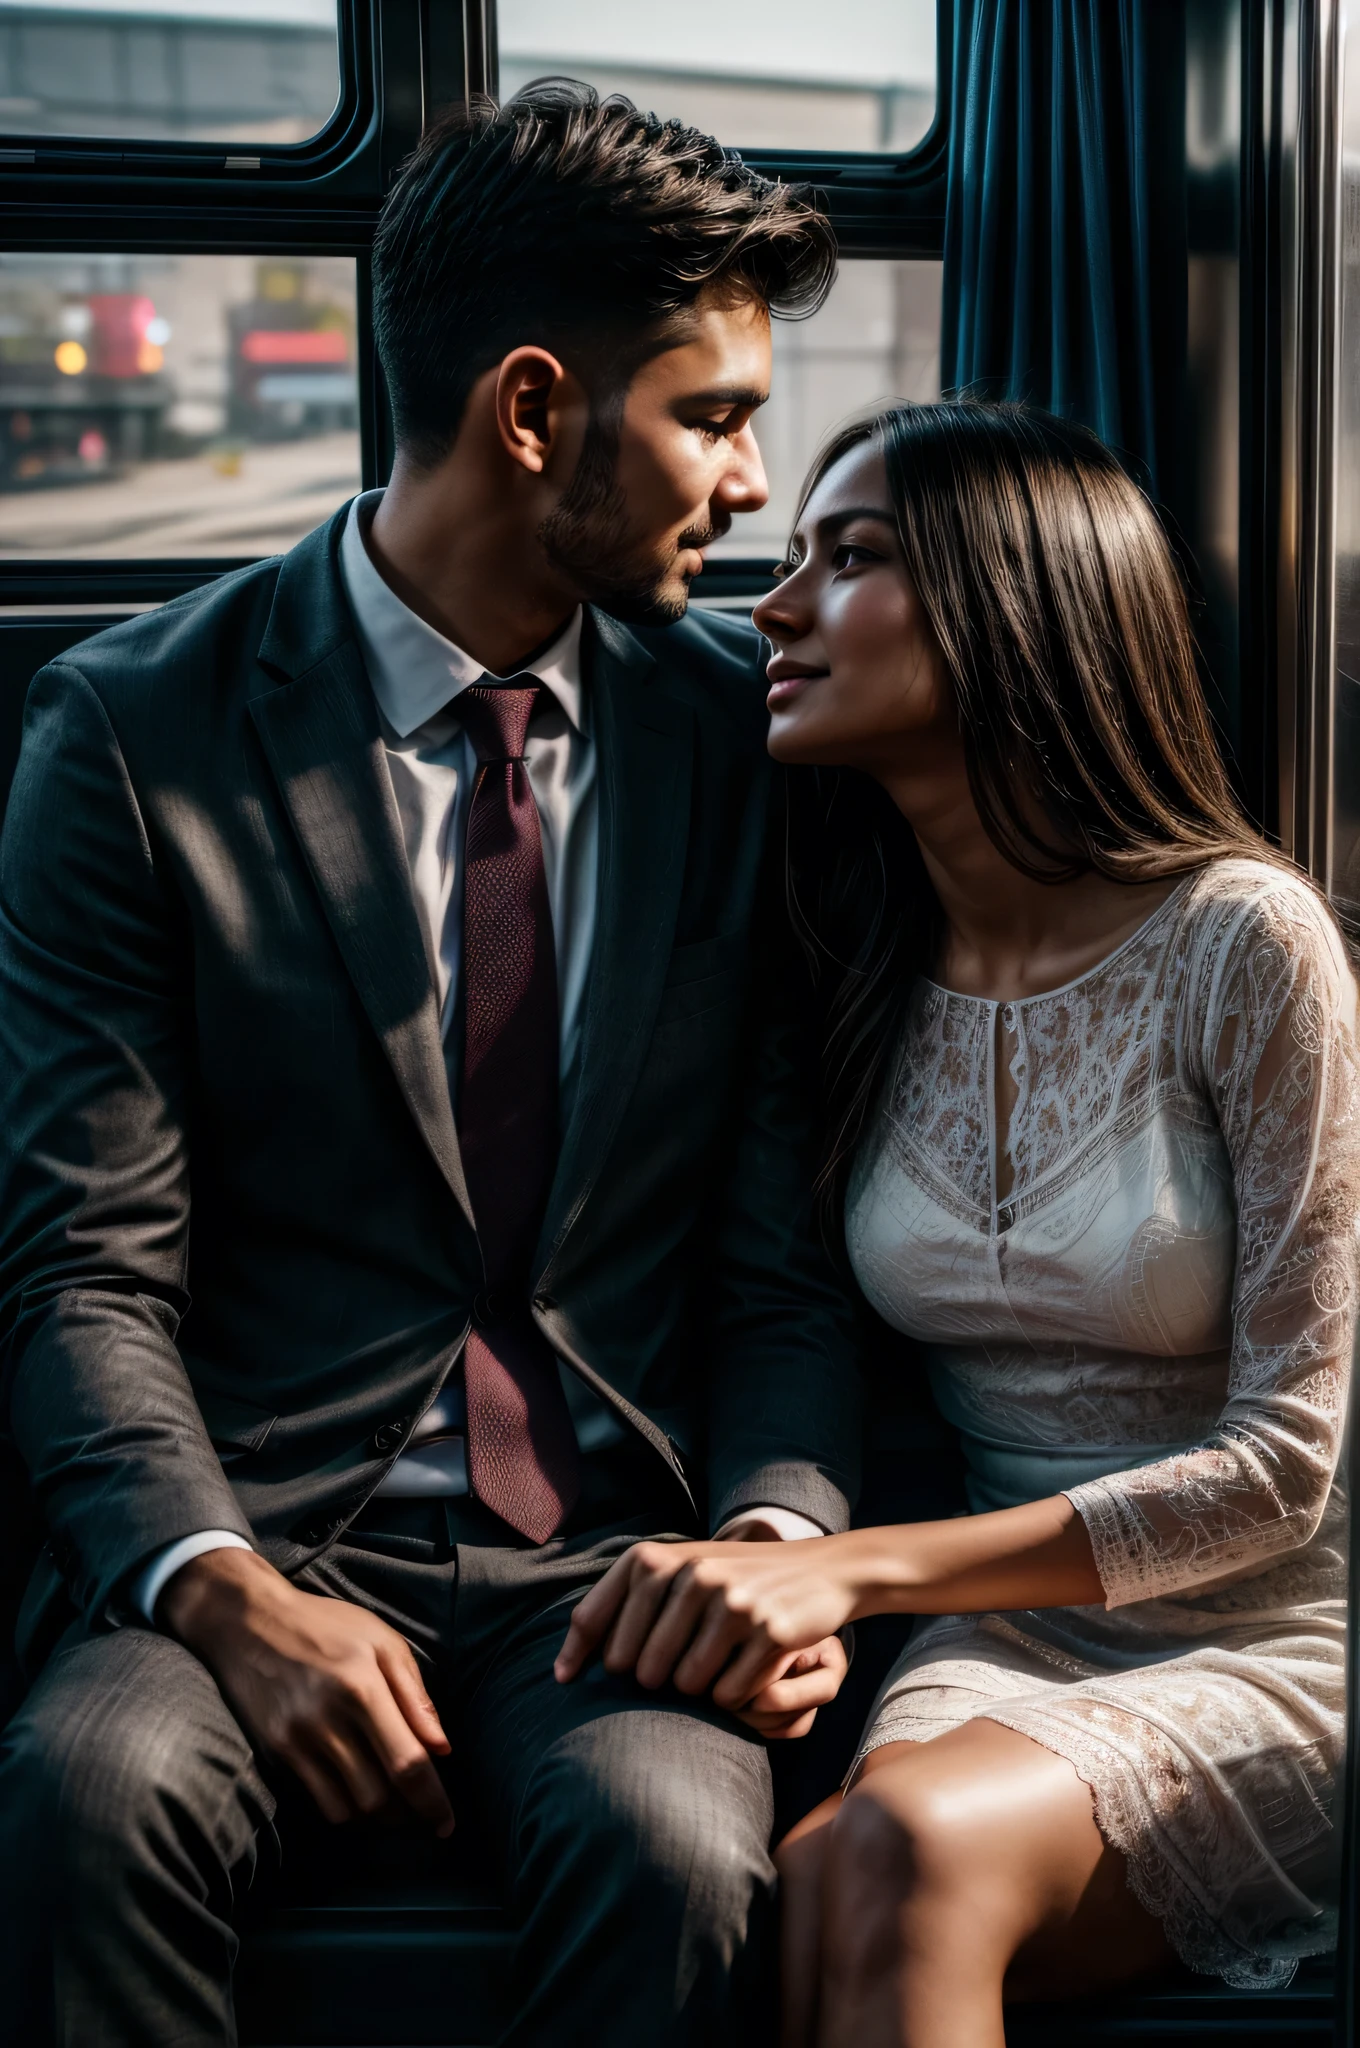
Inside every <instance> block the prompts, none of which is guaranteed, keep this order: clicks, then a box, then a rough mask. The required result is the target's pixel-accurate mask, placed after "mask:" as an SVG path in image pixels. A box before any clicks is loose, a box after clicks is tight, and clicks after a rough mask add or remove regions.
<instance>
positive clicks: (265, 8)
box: [0, 0, 340, 143]
mask: <svg viewBox="0 0 1360 2048" xmlns="http://www.w3.org/2000/svg"><path fill="white" fill-rule="evenodd" d="M339 96H340V67H339V54H338V49H337V41H336V0H0V131H3V132H5V133H8V134H11V135H19V134H22V135H97V136H113V137H120V136H121V137H124V138H127V139H129V140H139V141H148V142H154V141H173V142H263V143H286V142H305V141H306V140H307V138H308V137H309V136H312V135H315V134H316V133H317V131H318V130H319V129H321V128H324V127H325V125H326V123H327V121H328V120H329V119H330V117H331V115H332V113H333V112H334V111H335V106H336V102H337V100H338V99H339Z"/></svg>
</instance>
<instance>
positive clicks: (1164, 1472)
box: [848, 861, 1360, 1608]
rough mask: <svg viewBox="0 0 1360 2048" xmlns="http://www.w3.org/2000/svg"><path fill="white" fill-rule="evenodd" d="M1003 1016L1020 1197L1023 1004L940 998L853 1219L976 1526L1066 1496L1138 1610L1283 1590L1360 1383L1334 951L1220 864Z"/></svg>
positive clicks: (1269, 874)
mask: <svg viewBox="0 0 1360 2048" xmlns="http://www.w3.org/2000/svg"><path fill="white" fill-rule="evenodd" d="M1003 1009H1004V1015H1003V1019H1002V1021H1003V1023H1004V1025H1005V1026H1006V1029H1007V1033H1008V1035H1013V1038H1014V1041H1015V1043H1016V1046H1017V1050H1016V1053H1015V1056H1014V1059H1013V1061H1012V1067H1011V1072H1012V1078H1013V1080H1014V1083H1015V1088H1016V1099H1015V1106H1014V1109H1013V1111H1012V1114H1011V1117H1010V1124H1009V1144H1008V1150H1009V1155H1010V1162H1011V1168H1012V1173H1011V1185H1010V1188H1009V1191H1008V1193H1007V1195H1006V1197H1005V1199H1004V1200H1000V1201H999V1200H998V1199H997V1193H996V1189H997V1171H996V1141H995V1109H994V1103H995V1092H996V1091H995V1086H994V1075H993V1071H992V1061H993V1057H994V1050H993V1049H994V1047H995V1045H996V1042H997V1036H998V1034H997V1031H996V1021H997V1020H996V1010H997V1006H996V1005H995V1004H992V1003H989V1002H984V1001H981V1000H979V999H976V998H973V997H967V996H959V995H955V994H952V993H950V992H949V991H947V990H945V989H941V988H938V987H936V986H935V985H934V984H933V983H929V982H923V983H922V984H921V985H920V986H919V988H918V990H917V992H916V997H915V1000H914V1002H913V1005H912V1009H911V1013H910V1016H909V1020H908V1026H907V1031H906V1035H905V1039H904V1043H903V1048H902V1058H901V1061H900V1063H899V1067H898V1073H897V1078H896V1081H895V1083H894V1086H893V1090H892V1095H891V1100H890V1102H889V1104H888V1105H887V1108H886V1113H885V1114H884V1116H883V1118H882V1119H881V1122H880V1125H879V1130H878V1132H877V1134H876V1142H875V1143H874V1144H872V1145H871V1146H870V1147H869V1148H868V1149H867V1151H866V1154H865V1156H864V1158H863V1160H862V1162H861V1165H860V1170H859V1172H858V1173H857V1175H856V1178H855V1184H854V1187H853V1189H852V1193H851V1200H850V1205H849V1212H848V1229H849V1241H850V1249H851V1256H852V1259H853V1261H854V1265H855V1270H856V1273H857V1276H858V1278H859V1280H860V1283H861V1285H862V1286H863V1288H864V1290H865V1293H866V1294H867V1295H868V1297H869V1299H870V1301H871V1302H873V1303H874V1305H875V1307H877V1308H878V1309H879V1311H880V1312H881V1313H882V1314H883V1315H884V1316H885V1317H886V1318H887V1320H888V1321H889V1322H891V1323H893V1324H895V1325H896V1326H897V1327H898V1328H899V1329H901V1330H904V1331H905V1332H907V1333H908V1334H909V1335H911V1336H913V1337H916V1338H918V1339H920V1340H921V1341H922V1342H923V1344H924V1345H925V1346H926V1352H927V1357H928V1360H929V1363H930V1367H931V1372H932V1377H933V1380H934V1384H935V1389H936V1393H937V1397H938V1398H939V1400H940V1402H941V1405H942V1406H943V1407H944V1409H945V1411H946V1412H947V1413H948V1414H949V1415H950V1417H951V1419H953V1420H954V1421H955V1422H956V1423H957V1424H958V1426H959V1427H960V1429H961V1430H962V1432H963V1436H964V1443H965V1448H966V1449H967V1450H968V1452H969V1457H970V1465H971V1467H972V1480H973V1490H974V1496H975V1498H974V1505H975V1506H978V1507H981V1506H1004V1505H1008V1504H1011V1503H1013V1502H1014V1501H1016V1500H1021V1499H1035V1498H1040V1497H1042V1496H1043V1494H1045V1493H1054V1492H1060V1491H1066V1492H1070V1494H1071V1497H1072V1499H1073V1501H1074V1503H1075V1505H1076V1507H1077V1508H1078V1510H1079V1512H1080V1513H1081V1515H1082V1517H1083V1519H1084V1520H1085V1521H1086V1523H1087V1526H1088V1528H1089V1530H1090V1532H1091V1537H1092V1541H1093V1544H1094V1546H1095V1550H1096V1561H1097V1565H1098V1567H1099V1570H1100V1576H1101V1581H1102V1584H1103V1585H1104V1587H1105V1591H1106V1597H1107V1603H1108V1605H1109V1606H1110V1607H1112V1608H1113V1607H1119V1606H1123V1605H1126V1604H1128V1603H1131V1602H1135V1601H1143V1600H1146V1599H1147V1598H1149V1596H1152V1595H1156V1594H1183V1593H1187V1592H1191V1591H1199V1590H1201V1589H1203V1588H1206V1587H1209V1586H1213V1585H1219V1584H1221V1583H1222V1581H1223V1580H1224V1579H1225V1578H1226V1577H1229V1576H1232V1575H1236V1574H1238V1573H1240V1572H1244V1571H1247V1572H1253V1573H1255V1572H1259V1571H1260V1569H1261V1568H1262V1566H1263V1565H1265V1564H1267V1563H1268V1562H1269V1561H1270V1560H1271V1559H1273V1558H1283V1557H1286V1556H1290V1555H1293V1554H1294V1553H1296V1552H1297V1551H1298V1549H1299V1547H1300V1545H1301V1544H1303V1543H1305V1542H1306V1541H1307V1539H1308V1538H1309V1536H1310V1535H1311V1534H1312V1533H1313V1531H1314V1530H1315V1529H1316V1528H1317V1526H1318V1523H1319V1521H1320V1519H1321V1517H1322V1514H1323V1509H1324V1506H1325V1504H1326V1501H1327V1498H1328V1494H1329V1490H1330V1486H1331V1479H1332V1473H1333V1470H1334V1468H1335V1464H1336V1458H1337V1451H1338V1447H1339V1442H1340V1428H1341V1418H1342V1407H1343V1399H1344V1391H1345V1385H1346V1378H1347V1370H1348V1366H1349V1361H1350V1344H1351V1333H1352V1327H1353V1319H1354V1296H1355V1291H1356V1244H1355V1208H1356V1192H1357V1139H1360V1125H1358V1121H1357V1091H1356V1072H1355V1063H1354V1050H1353V1044H1354V1041H1353V1028H1354V1016H1353V1013H1354V983H1353V980H1352V977H1351V974H1350V970H1349V967H1348V964H1347V962H1346V959H1345V955H1344V953H1343V951H1342V949H1341V944H1340V940H1339V937H1338V935H1337V933H1336V931H1335V928H1334V926H1333V925H1332V923H1331V920H1330V918H1329V917H1328V916H1327V915H1326V913H1325V912H1324V910H1323V909H1322V907H1321V905H1320V904H1319V903H1318V902H1317V899H1316V898H1315V897H1314V896H1313V894H1312V892H1311V890H1309V889H1308V888H1307V887H1306V886H1305V885H1304V884H1303V883H1302V882H1299V881H1296V880H1294V879H1293V878H1292V877H1290V876H1289V875H1287V874H1285V873H1284V872H1282V871H1281V870H1279V869H1276V868H1273V867H1270V866H1267V865H1266V864H1265V863H1264V862H1259V863H1258V862H1252V861H1231V862H1228V861H1224V862H1219V863H1216V864H1215V865H1214V866H1212V867H1210V868H1208V869H1205V870H1201V871H1200V872H1199V873H1198V874H1196V875H1193V876H1191V877H1189V878H1187V880H1186V881H1184V882H1183V883H1181V884H1180V886H1179V887H1178V888H1177V889H1176V890H1175V891H1174V892H1173V894H1172V895H1171V896H1170V897H1169V898H1168V899H1167V900H1166V901H1165V902H1164V903H1163V904H1162V905H1161V906H1160V907H1159V909H1158V910H1157V911H1156V912H1155V913H1154V914H1153V916H1152V917H1151V918H1150V919H1149V920H1148V922H1147V923H1146V924H1145V925H1144V926H1143V927H1142V928H1141V929H1140V930H1139V931H1138V932H1136V933H1135V934H1134V936H1133V937H1132V938H1131V939H1129V940H1128V941H1127V942H1126V944H1124V945H1123V946H1121V947H1120V948H1119V950H1118V952H1116V953H1115V954H1114V955H1113V956H1112V957H1111V958H1110V959H1108V960H1107V961H1105V962H1104V963H1103V964H1102V965H1101V966H1099V967H1097V968H1096V969H1094V970H1093V971H1092V972H1091V973H1090V974H1087V975H1085V976H1083V977H1082V978H1081V979H1080V980H1079V981H1077V982H1075V983H1073V984H1071V985H1070V986H1068V987H1067V988H1063V989H1059V990H1056V991H1054V992H1053V993H1051V994H1045V995H1040V996H1034V997H1031V998H1029V999H1028V1000H1026V1001H1023V1002H1017V1003H1014V1004H1008V1005H1005V1006H1003ZM1157 1452H1162V1453H1164V1455H1161V1456H1157V1455H1154V1454H1155V1453H1157ZM1111 1454H1113V1455H1111Z"/></svg>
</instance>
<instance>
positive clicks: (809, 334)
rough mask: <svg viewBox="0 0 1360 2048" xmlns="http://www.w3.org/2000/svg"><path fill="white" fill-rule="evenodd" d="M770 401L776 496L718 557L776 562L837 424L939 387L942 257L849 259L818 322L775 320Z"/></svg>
mask: <svg viewBox="0 0 1360 2048" xmlns="http://www.w3.org/2000/svg"><path fill="white" fill-rule="evenodd" d="M772 331H773V336H774V378H773V382H772V386H771V395H770V402H769V404H768V405H766V406H762V408H761V410H760V411H759V412H758V413H757V414H756V417H755V434H756V440H757V441H758V442H759V444H760V452H761V454H762V455H763V457H764V459H765V473H766V475H767V477H768V478H769V483H770V500H769V503H768V504H767V505H766V506H765V508H764V510H763V511H761V512H753V513H750V514H748V515H746V516H744V517H743V518H741V519H738V520H735V521H734V522H733V525H732V529H731V531H730V532H729V533H728V534H727V535H726V536H725V538H724V539H722V540H720V541H718V542H716V543H715V545H714V546H713V547H711V548H710V549H709V550H708V553H709V557H710V559H712V560H714V561H718V560H721V559H722V558H723V557H728V558H736V557H744V558H746V559H748V560H753V559H757V558H762V559H766V560H769V561H771V562H774V561H777V560H778V559H779V558H780V556H782V554H783V552H784V548H785V545H786V543H787V541H788V537H789V525H790V522H791V520H792V518H793V512H794V507H795V505H796V503H797V499H798V488H799V485H800V484H801V483H802V481H803V478H804V477H805V476H806V475H807V472H808V469H809V467H810V466H811V463H812V458H813V456H814V455H815V454H816V452H817V449H818V448H819V447H820V445H821V443H822V442H823V441H824V440H825V439H826V437H827V435H828V434H829V433H830V431H831V429H832V428H833V427H836V426H839V425H840V424H841V423H842V421H844V420H846V419H848V418H849V417H851V416H852V415H853V414H855V413H857V412H862V411H865V410H867V409H868V408H869V407H870V406H872V405H874V404H876V403H877V402H878V401H880V400H881V399H885V398H908V399H917V400H924V399H933V398H938V397H939V395H940V264H939V263H938V261H922V262H906V261H901V262H876V261H874V260H873V259H871V258H861V259H859V260H851V261H848V262H842V264H841V267H840V274H839V276H838V277H837V279H836V283H835V285H834V287H833V288H832V292H831V296H830V298H829V299H828V300H827V302H826V304H825V305H824V306H823V307H822V309H821V311H820V312H819V313H815V314H814V315H813V317H812V318H811V319H810V320H776V321H775V322H774V325H773V330H772Z"/></svg>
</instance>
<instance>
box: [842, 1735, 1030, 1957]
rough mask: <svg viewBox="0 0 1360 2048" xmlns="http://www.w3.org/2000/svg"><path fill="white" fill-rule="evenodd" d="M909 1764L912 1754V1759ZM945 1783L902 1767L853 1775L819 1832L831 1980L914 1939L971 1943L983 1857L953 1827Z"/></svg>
mask: <svg viewBox="0 0 1360 2048" xmlns="http://www.w3.org/2000/svg"><path fill="white" fill-rule="evenodd" d="M913 1762H914V1760H913ZM958 1823H959V1814H958V1811H957V1802H956V1801H955V1800H954V1799H953V1798H952V1797H951V1796H950V1789H949V1787H948V1786H947V1785H941V1784H940V1783H939V1782H938V1781H937V1780H936V1779H935V1778H934V1777H933V1776H932V1774H931V1773H930V1772H929V1770H928V1769H926V1768H922V1767H913V1765H912V1764H908V1765H906V1766H903V1767H900V1768H898V1769H895V1770H894V1771H893V1772H892V1773H891V1774H889V1773H881V1774H875V1775H874V1776H871V1777H870V1778H868V1779H867V1780H862V1781H861V1782H860V1784H858V1785H857V1786H856V1787H855V1788H854V1789H853V1791H851V1792H850V1793H849V1794H848V1795H847V1797H846V1799H845V1801H844V1802H843V1804H842V1806H841V1810H840V1812H839V1813H838V1814H837V1816H836V1819H835V1821H834V1823H833V1825H832V1827H831V1829H830V1831H829V1836H828V1841H827V1845H826V1860H825V1865H824V1869H823V1899H824V1910H823V1960H824V1965H825V1967H826V1969H827V1971H828V1972H829V1973H830V1974H831V1975H834V1976H841V1977H852V1978H858V1977H865V1976H871V1975H877V1974H880V1973H882V1972H883V1971H885V1970H890V1969H893V1968H897V1967H900V1966H901V1964H902V1962H903V1961H904V1959H905V1958H906V1956H907V1955H908V1953H909V1952H910V1951H911V1949H912V1947H913V1946H914V1944H915V1943H916V1942H917V1941H918V1940H920V1941H923V1942H926V1943H928V1944H929V1945H932V1946H935V1947H938V1945H939V1944H940V1942H941V1941H942V1940H943V1941H948V1940H949V1939H950V1929H951V1927H952V1928H953V1929H954V1930H955V1931H956V1933H957V1936H958V1938H959V1939H960V1940H963V1939H965V1938H967V1939H970V1940H974V1941H975V1942H976V1944H977V1947H978V1951H979V1953H981V1952H982V1950H983V1949H984V1948H985V1947H987V1946H988V1944H989V1940H990V1936H991V1935H992V1934H993V1933H994V1932H996V1930H995V1929H993V1928H991V1927H990V1926H989V1922H990V1921H991V1920H993V1919H995V1918H997V1917H998V1916H997V1915H996V1914H994V1913H992V1912H991V1911H990V1910H989V1900H988V1892H989V1887H988V1886H987V1885H986V1883H985V1868H986V1865H985V1853H984V1849H983V1844H982V1843H981V1842H979V1840H978V1838H977V1833H976V1830H974V1829H973V1828H970V1827H966V1826H965V1827H960V1826H959V1824H958Z"/></svg>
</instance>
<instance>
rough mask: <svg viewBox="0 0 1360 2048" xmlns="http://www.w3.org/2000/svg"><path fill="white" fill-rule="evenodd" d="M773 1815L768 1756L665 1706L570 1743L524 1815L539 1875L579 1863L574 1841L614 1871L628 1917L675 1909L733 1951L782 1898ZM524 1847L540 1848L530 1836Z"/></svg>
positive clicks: (615, 1718)
mask: <svg viewBox="0 0 1360 2048" xmlns="http://www.w3.org/2000/svg"><path fill="white" fill-rule="evenodd" d="M531 1815H532V1818H531V1819H530V1816H531ZM773 1818H774V1816H773V1800H772V1794H771V1789H770V1774H769V1762H768V1759H767V1757H766V1755H765V1752H764V1749H763V1747H762V1746H761V1745H760V1744H759V1743H758V1742H753V1741H748V1740H746V1739H745V1738H744V1737H743V1736H742V1735H741V1733H740V1731H739V1730H737V1729H736V1728H734V1727H731V1726H726V1727H725V1726H723V1725H722V1724H720V1723H719V1724H713V1723H710V1722H707V1721H704V1720H701V1719H699V1718H698V1717H697V1716H695V1715H692V1714H688V1713H685V1712H684V1711H683V1710H680V1711H676V1710H674V1709H667V1708H663V1707H658V1708H655V1709H642V1710H639V1711H637V1712H632V1713H626V1714H613V1715H606V1716H604V1717H602V1718H601V1719H600V1720H597V1721H593V1722H590V1723H588V1724H587V1725H586V1726H584V1727H577V1728H575V1729H572V1730H571V1731H570V1732H569V1733H567V1734H565V1735H563V1736H561V1737H559V1739H558V1740H557V1742H555V1743H554V1744H553V1746H552V1747H551V1749H549V1751H548V1752H547V1753H546V1755H545V1756H544V1758H543V1760H542V1762H541V1764H540V1766H539V1769H538V1771H537V1772H536V1773H535V1779H534V1783H533V1785H532V1787H531V1788H530V1793H529V1797H528V1799H526V1802H525V1809H524V1819H525V1820H528V1821H530V1827H529V1830H528V1832H529V1833H530V1834H531V1835H533V1836H535V1837H537V1842H536V1846H537V1848H538V1849H539V1850H540V1851H541V1852H542V1854H541V1855H538V1856H533V1857H532V1859H531V1860H533V1861H534V1862H536V1863H537V1864H538V1872H537V1875H538V1877H539V1878H541V1877H542V1876H543V1875H544V1874H546V1873H545V1864H546V1862H547V1861H548V1860H549V1859H551V1860H552V1861H555V1862H557V1863H559V1866H560V1863H561V1859H562V1858H563V1857H564V1856H565V1857H566V1859H567V1860H568V1862H570V1861H571V1860H573V1859H572V1849H571V1844H572V1843H573V1842H575V1843H577V1844H579V1845H580V1848H581V1851H582V1852H583V1860H584V1861H585V1862H586V1863H587V1864H588V1866H589V1867H590V1868H591V1869H593V1870H594V1871H595V1872H596V1873H600V1872H602V1870H604V1869H606V1868H607V1869H610V1870H611V1871H612V1872H613V1877H614V1883H613V1885H612V1886H611V1888H610V1890H611V1893H612V1897H613V1899H614V1902H615V1907H616V1910H617V1911H619V1912H621V1913H623V1914H625V1915H627V1916H630V1917H631V1916H632V1915H633V1914H634V1913H636V1914H637V1915H638V1916H639V1917H641V1918H644V1919H646V1920H647V1921H648V1922H649V1924H650V1925H652V1926H653V1927H655V1926H656V1924H657V1921H656V1915H657V1912H658V1909H659V1908H660V1909H662V1910H664V1909H665V1908H666V1907H667V1906H669V1907H670V1909H671V1910H672V1911H673V1912H675V1913H677V1914H680V1915H682V1916H685V1917H688V1918H690V1919H691V1920H698V1921H699V1922H701V1923H702V1924H703V1926H704V1928H705V1929H706V1931H707V1932H708V1933H709V1934H710V1936H711V1937H712V1938H713V1939H715V1940H716V1941H717V1942H718V1943H719V1945H720V1946H723V1947H726V1946H728V1945H729V1944H730V1943H731V1942H732V1941H733V1940H737V1941H740V1940H741V1939H742V1938H743V1936H744V1933H745V1931H746V1929H747V1926H748V1923H749V1921H750V1919H751V1916H752V1912H753V1907H754V1909H755V1910H757V1911H758V1910H759V1904H758V1903H757V1902H763V1901H767V1900H768V1898H769V1897H770V1896H771V1895H772V1892H773V1886H774V1866H773V1864H772V1862H771V1860H770V1855H769V1838H770V1831H771V1828H772V1826H773ZM522 1846H523V1847H525V1848H529V1847H530V1843H529V1842H528V1841H525V1840H523V1837H522ZM526 1874H527V1873H526ZM530 1881H531V1882H532V1881H533V1879H532V1878H531V1879H530Z"/></svg>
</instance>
